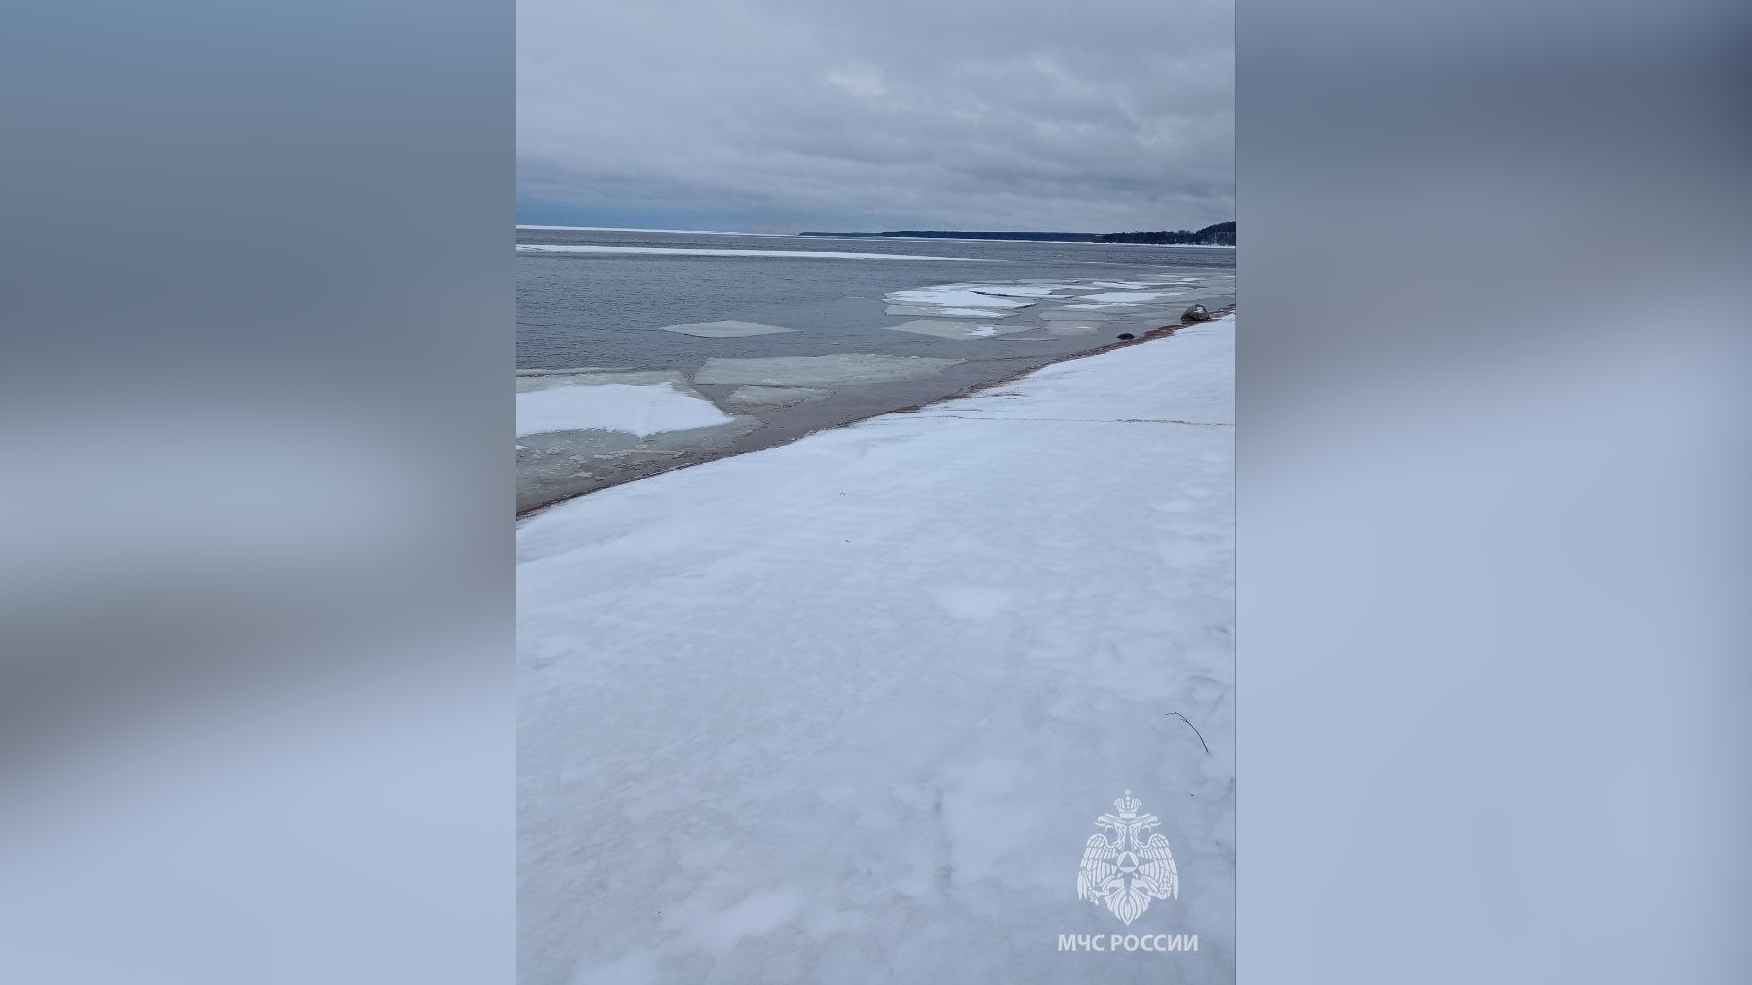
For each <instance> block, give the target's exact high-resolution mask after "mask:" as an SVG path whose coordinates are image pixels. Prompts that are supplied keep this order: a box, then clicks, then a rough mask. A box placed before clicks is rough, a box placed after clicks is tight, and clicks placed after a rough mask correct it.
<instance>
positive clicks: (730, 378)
mask: <svg viewBox="0 0 1752 985" xmlns="http://www.w3.org/2000/svg"><path fill="white" fill-rule="evenodd" d="M961 361H962V360H960V359H936V358H932V357H930V356H883V355H875V354H871V353H862V352H848V353H842V354H837V355H832V356H771V357H768V358H764V359H708V360H706V365H705V366H704V367H703V368H701V369H700V371H699V372H698V373H697V374H695V376H694V381H695V382H697V383H752V384H757V385H760V386H811V385H822V384H847V383H891V382H894V381H896V380H915V379H919V378H921V377H926V376H934V375H936V374H937V373H940V372H942V371H943V370H944V369H946V368H948V367H950V366H953V365H955V364H956V363H959V362H961Z"/></svg>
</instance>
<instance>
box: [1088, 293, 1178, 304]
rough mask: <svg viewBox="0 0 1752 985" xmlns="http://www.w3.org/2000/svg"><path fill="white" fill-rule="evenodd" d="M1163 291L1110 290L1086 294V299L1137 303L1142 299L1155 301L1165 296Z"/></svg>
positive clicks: (1113, 302)
mask: <svg viewBox="0 0 1752 985" xmlns="http://www.w3.org/2000/svg"><path fill="white" fill-rule="evenodd" d="M1165 296H1166V294H1165V293H1164V292H1162V291H1108V292H1107V293H1105V294H1085V295H1083V300H1085V301H1101V302H1104V303H1107V304H1137V303H1138V302H1140V301H1154V300H1156V299H1157V298H1159V297H1165Z"/></svg>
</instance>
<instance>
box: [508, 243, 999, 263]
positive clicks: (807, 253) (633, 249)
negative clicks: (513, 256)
mask: <svg viewBox="0 0 1752 985" xmlns="http://www.w3.org/2000/svg"><path fill="white" fill-rule="evenodd" d="M517 252H519V253H652V254H665V253H674V254H686V255H689V256H705V257H819V258H826V259H829V260H955V261H959V262H962V263H1005V262H1007V261H1004V260H988V259H985V258H983V257H942V256H922V255H914V254H910V253H834V252H830V251H827V250H705V249H689V248H685V247H679V246H585V245H578V244H553V245H548V244H537V243H518V244H517Z"/></svg>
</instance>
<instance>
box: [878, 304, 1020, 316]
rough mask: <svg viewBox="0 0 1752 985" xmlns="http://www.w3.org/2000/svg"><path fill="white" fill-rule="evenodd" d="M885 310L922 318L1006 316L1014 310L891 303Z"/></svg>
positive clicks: (890, 312)
mask: <svg viewBox="0 0 1752 985" xmlns="http://www.w3.org/2000/svg"><path fill="white" fill-rule="evenodd" d="M887 311H888V313H889V314H891V315H913V316H917V317H923V318H1008V317H1010V316H1011V315H1013V314H1015V313H1016V312H1015V311H997V310H995V309H994V310H990V311H988V310H986V309H984V308H939V307H936V306H933V305H918V304H891V305H889V306H888V308H887Z"/></svg>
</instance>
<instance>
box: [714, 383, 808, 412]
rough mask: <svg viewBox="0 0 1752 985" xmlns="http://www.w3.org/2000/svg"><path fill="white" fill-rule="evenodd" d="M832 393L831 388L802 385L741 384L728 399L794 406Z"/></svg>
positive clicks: (761, 404) (749, 402) (758, 403)
mask: <svg viewBox="0 0 1752 985" xmlns="http://www.w3.org/2000/svg"><path fill="white" fill-rule="evenodd" d="M832 395H833V391H831V390H811V389H809V388H808V387H802V386H739V387H737V388H736V389H734V390H732V391H730V396H729V398H728V399H729V400H730V402H731V403H735V404H752V405H754V406H757V407H794V406H796V405H797V404H806V403H808V402H810V401H811V400H820V399H822V398H823V397H830V396H832Z"/></svg>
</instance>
